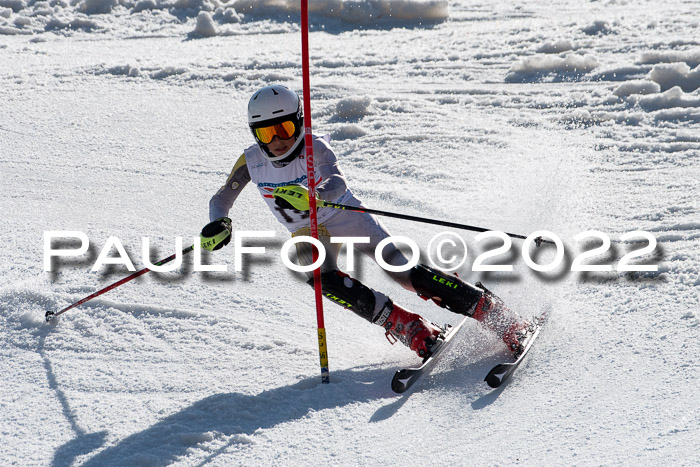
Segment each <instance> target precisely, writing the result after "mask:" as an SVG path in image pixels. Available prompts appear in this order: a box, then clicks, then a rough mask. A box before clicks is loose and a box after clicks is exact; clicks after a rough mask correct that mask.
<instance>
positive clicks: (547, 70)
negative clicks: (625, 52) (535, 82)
mask: <svg viewBox="0 0 700 467" xmlns="http://www.w3.org/2000/svg"><path fill="white" fill-rule="evenodd" d="M597 66H598V60H596V59H595V58H594V57H592V56H591V55H578V54H567V55H566V56H564V57H561V56H553V55H534V56H532V57H526V58H525V59H523V60H521V61H519V62H518V63H516V64H514V65H513V66H511V67H510V70H509V71H508V75H507V76H506V81H507V82H517V81H527V80H531V79H534V78H537V77H539V76H542V75H549V74H572V75H580V74H585V73H588V72H590V71H591V70H593V69H595V68H596V67H597Z"/></svg>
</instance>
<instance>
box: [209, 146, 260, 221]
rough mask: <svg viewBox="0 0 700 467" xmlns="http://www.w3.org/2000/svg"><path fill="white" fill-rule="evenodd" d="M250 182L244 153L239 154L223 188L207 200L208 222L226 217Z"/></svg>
mask: <svg viewBox="0 0 700 467" xmlns="http://www.w3.org/2000/svg"><path fill="white" fill-rule="evenodd" d="M249 181H250V173H249V172H248V166H247V165H246V161H245V153H243V154H241V157H239V158H238V161H236V164H235V165H234V166H233V170H231V174H230V175H229V176H228V178H227V179H226V183H225V184H224V186H222V187H221V188H219V191H217V192H216V194H215V195H214V196H212V198H211V200H209V220H210V221H215V220H216V219H218V218H220V217H228V212H229V211H230V210H231V206H233V202H234V201H236V198H238V195H239V194H240V193H241V190H242V189H243V187H244V186H246V185H247V184H248V182H249Z"/></svg>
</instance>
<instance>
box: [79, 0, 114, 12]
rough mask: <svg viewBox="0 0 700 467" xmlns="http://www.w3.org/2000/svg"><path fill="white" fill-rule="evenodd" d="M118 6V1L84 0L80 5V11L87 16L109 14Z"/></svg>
mask: <svg viewBox="0 0 700 467" xmlns="http://www.w3.org/2000/svg"><path fill="white" fill-rule="evenodd" d="M118 4H119V2H118V0H83V1H82V2H80V3H79V4H78V11H80V12H81V13H85V14H87V15H99V14H107V13H111V12H112V9H113V8H114V7H116V6H117V5H118Z"/></svg>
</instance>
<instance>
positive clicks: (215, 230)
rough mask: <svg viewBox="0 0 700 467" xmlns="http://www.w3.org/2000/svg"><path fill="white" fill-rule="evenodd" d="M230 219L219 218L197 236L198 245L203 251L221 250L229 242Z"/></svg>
mask: <svg viewBox="0 0 700 467" xmlns="http://www.w3.org/2000/svg"><path fill="white" fill-rule="evenodd" d="M231 232H232V228H231V219H229V218H228V217H219V218H218V219H217V220H215V221H213V222H210V223H208V224H207V225H205V226H204V228H203V229H202V233H201V234H200V235H199V240H200V245H201V246H202V248H204V249H205V250H209V251H213V250H218V249H219V248H223V247H224V246H225V245H228V242H230V241H231Z"/></svg>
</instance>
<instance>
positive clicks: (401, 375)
mask: <svg viewBox="0 0 700 467" xmlns="http://www.w3.org/2000/svg"><path fill="white" fill-rule="evenodd" d="M412 379H413V375H411V374H409V372H408V371H406V370H399V371H397V372H396V374H395V375H394V379H392V380H391V390H392V391H394V392H395V393H397V394H401V393H402V392H405V391H406V389H408V388H409V386H410V385H411V383H412V381H411V380H412Z"/></svg>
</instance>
